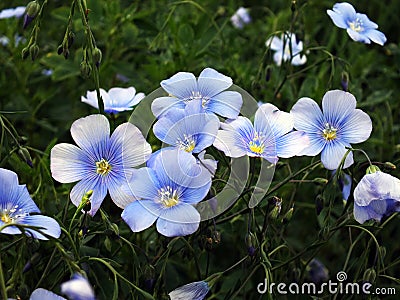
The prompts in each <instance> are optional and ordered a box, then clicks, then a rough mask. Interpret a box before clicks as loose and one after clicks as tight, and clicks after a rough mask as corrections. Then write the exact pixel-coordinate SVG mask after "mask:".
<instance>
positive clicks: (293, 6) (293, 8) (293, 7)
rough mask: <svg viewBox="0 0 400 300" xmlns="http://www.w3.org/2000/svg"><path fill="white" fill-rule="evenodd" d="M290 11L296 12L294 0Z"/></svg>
mask: <svg viewBox="0 0 400 300" xmlns="http://www.w3.org/2000/svg"><path fill="white" fill-rule="evenodd" d="M290 9H291V10H292V12H295V11H296V0H292V5H291V6H290Z"/></svg>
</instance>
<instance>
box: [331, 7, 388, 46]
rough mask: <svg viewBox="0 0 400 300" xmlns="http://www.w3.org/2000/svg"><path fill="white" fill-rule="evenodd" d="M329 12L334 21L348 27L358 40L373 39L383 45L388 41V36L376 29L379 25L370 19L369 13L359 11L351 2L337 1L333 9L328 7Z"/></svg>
mask: <svg viewBox="0 0 400 300" xmlns="http://www.w3.org/2000/svg"><path fill="white" fill-rule="evenodd" d="M326 12H327V14H328V15H329V17H331V19H332V21H333V23H334V24H335V25H336V26H337V27H339V28H343V29H346V31H347V33H348V35H349V36H350V37H351V38H352V39H353V40H354V41H356V42H361V43H365V44H370V43H371V41H373V42H374V43H377V44H379V45H381V46H383V44H385V42H386V36H385V35H384V34H383V33H382V32H380V31H378V30H376V29H377V28H378V25H377V24H376V23H374V22H372V21H370V20H369V18H368V17H367V15H365V14H360V13H357V12H356V10H355V9H354V7H353V6H352V5H351V4H350V3H346V2H343V3H336V4H335V5H334V6H333V10H330V9H328V10H327V11H326Z"/></svg>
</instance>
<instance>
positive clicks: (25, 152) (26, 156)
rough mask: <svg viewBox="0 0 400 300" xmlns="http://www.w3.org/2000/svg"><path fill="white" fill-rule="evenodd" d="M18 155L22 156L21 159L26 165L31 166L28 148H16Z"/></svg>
mask: <svg viewBox="0 0 400 300" xmlns="http://www.w3.org/2000/svg"><path fill="white" fill-rule="evenodd" d="M18 155H19V157H21V158H22V160H23V161H25V162H26V163H27V164H28V166H30V167H31V168H33V164H32V157H31V155H30V154H29V151H28V149H26V148H25V147H21V148H19V149H18Z"/></svg>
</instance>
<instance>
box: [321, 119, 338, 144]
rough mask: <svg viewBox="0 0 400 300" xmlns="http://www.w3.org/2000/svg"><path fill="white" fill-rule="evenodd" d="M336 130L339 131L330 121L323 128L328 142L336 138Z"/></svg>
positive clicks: (323, 133)
mask: <svg viewBox="0 0 400 300" xmlns="http://www.w3.org/2000/svg"><path fill="white" fill-rule="evenodd" d="M336 132H337V129H336V128H335V127H333V126H332V125H331V124H329V123H326V124H325V128H324V130H322V136H323V137H324V139H325V140H327V141H328V142H329V141H333V140H334V139H336Z"/></svg>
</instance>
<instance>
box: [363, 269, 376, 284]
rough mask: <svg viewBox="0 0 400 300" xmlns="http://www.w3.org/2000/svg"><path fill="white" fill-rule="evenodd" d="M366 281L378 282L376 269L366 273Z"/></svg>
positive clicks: (367, 270) (368, 270) (364, 277)
mask: <svg viewBox="0 0 400 300" xmlns="http://www.w3.org/2000/svg"><path fill="white" fill-rule="evenodd" d="M363 279H364V281H366V282H370V283H373V282H375V280H376V271H375V269H374V268H368V269H366V270H365V272H364V276H363Z"/></svg>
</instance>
